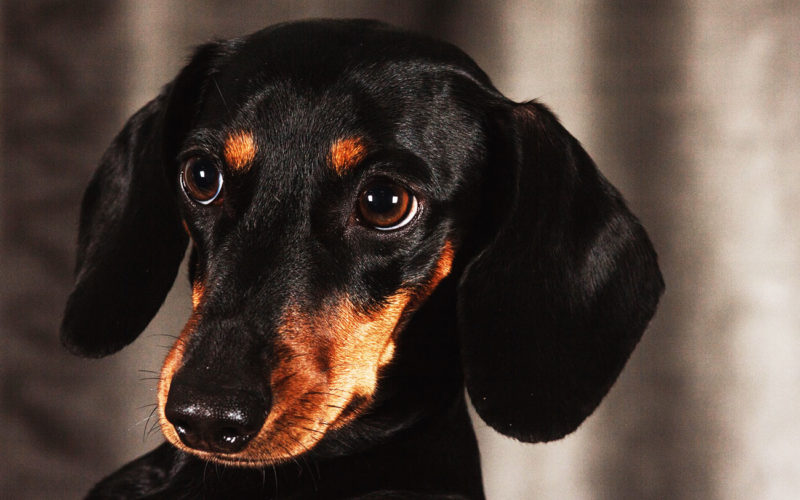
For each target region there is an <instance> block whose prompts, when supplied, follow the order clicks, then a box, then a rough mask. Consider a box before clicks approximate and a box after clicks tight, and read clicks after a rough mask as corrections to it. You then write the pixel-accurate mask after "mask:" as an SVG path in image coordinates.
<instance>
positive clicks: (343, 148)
mask: <svg viewBox="0 0 800 500" xmlns="http://www.w3.org/2000/svg"><path fill="white" fill-rule="evenodd" d="M366 154H367V147H366V145H365V144H364V140H363V139H362V138H361V137H345V138H342V139H338V140H337V141H336V142H334V143H333V145H331V150H330V152H329V154H328V161H329V162H330V165H331V167H333V169H334V170H335V171H336V173H337V174H339V175H344V174H345V172H347V171H348V170H350V169H351V168H353V167H354V166H356V165H357V164H358V162H360V161H361V160H363V159H364V156H366Z"/></svg>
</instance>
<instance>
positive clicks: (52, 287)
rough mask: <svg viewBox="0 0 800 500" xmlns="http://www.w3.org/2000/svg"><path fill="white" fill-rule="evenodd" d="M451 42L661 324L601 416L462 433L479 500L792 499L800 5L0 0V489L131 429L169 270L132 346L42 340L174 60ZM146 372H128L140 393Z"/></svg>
mask: <svg viewBox="0 0 800 500" xmlns="http://www.w3.org/2000/svg"><path fill="white" fill-rule="evenodd" d="M353 16H358V17H374V18H379V19H383V20H386V21H390V22H392V23H395V24H398V25H402V26H406V27H410V28H413V29H416V30H421V31H425V32H429V33H433V34H435V35H438V36H440V37H442V38H445V39H447V40H450V41H452V42H454V43H456V44H457V45H459V46H461V47H462V48H463V49H464V50H465V51H466V52H467V53H469V54H470V55H472V56H473V58H474V59H475V60H476V61H477V62H478V64H479V65H481V66H482V67H483V68H484V69H485V70H486V71H487V73H488V74H489V75H490V76H491V77H492V78H493V80H494V82H495V84H496V85H497V87H498V88H499V89H500V90H501V91H502V92H503V93H505V94H506V95H508V96H510V97H512V98H514V99H517V100H524V99H530V98H540V99H541V100H542V101H544V102H546V103H548V104H549V105H551V106H552V108H553V109H554V110H555V111H556V112H557V113H558V114H559V115H560V117H561V119H562V121H563V122H564V124H565V126H566V127H567V128H568V129H569V130H570V131H572V133H573V134H574V135H575V136H577V137H578V138H579V139H581V140H582V142H583V143H584V145H585V146H586V149H587V150H588V151H589V152H590V153H591V154H592V156H593V157H594V158H595V160H597V163H598V164H599V165H600V167H601V169H602V170H603V171H604V172H605V173H606V175H607V176H608V177H609V178H610V179H611V180H612V182H613V183H615V184H616V185H617V186H618V187H619V188H620V189H621V191H622V192H623V193H624V194H625V196H626V197H627V199H628V201H629V203H630V205H631V206H632V208H633V210H634V211H635V212H636V213H637V214H638V215H639V216H640V217H641V219H642V221H643V222H644V224H645V226H646V227H647V228H648V229H649V231H650V234H651V237H652V239H653V241H654V243H655V246H656V248H657V249H658V250H659V253H660V256H661V263H662V268H663V270H664V274H665V277H666V281H667V293H666V295H665V297H664V299H663V301H662V305H661V308H660V310H659V312H658V314H657V316H656V319H655V320H654V322H653V323H652V325H651V327H650V329H649V331H648V333H647V334H646V335H645V337H644V338H643V340H642V342H641V344H640V345H639V348H638V349H637V350H636V352H635V353H634V355H633V357H632V359H631V361H630V363H629V365H628V367H627V368H626V370H625V371H624V372H623V374H622V376H621V378H620V380H619V382H618V383H617V385H616V386H615V387H614V388H613V390H612V391H611V394H610V395H609V397H608V398H607V399H606V400H605V402H604V403H603V404H602V405H601V407H600V409H599V410H598V411H597V412H596V413H595V415H593V416H592V417H591V418H590V419H589V420H588V421H587V422H586V424H584V426H583V427H581V429H579V430H578V431H577V432H575V433H574V434H572V435H570V436H569V437H567V438H566V439H564V440H562V441H559V442H556V443H551V444H546V445H535V446H530V445H521V444H518V443H515V442H513V441H511V440H509V439H507V438H503V437H501V436H499V435H497V434H495V433H494V432H492V431H491V430H489V429H487V427H486V426H485V424H482V423H481V422H476V428H477V430H478V432H479V434H480V440H481V447H482V455H483V462H484V466H485V483H486V488H487V492H488V495H489V498H491V499H502V500H506V499H529V498H545V499H627V498H631V499H689V498H692V499H695V498H697V499H748V500H749V499H794V498H798V494H800V493H798V492H800V221H799V219H798V212H800V198H799V197H798V195H800V2H796V1H788V0H787V1H774V2H768V1H762V2H752V1H751V0H697V1H684V2H679V1H676V0H664V1H660V2H637V1H624V0H593V1H589V0H587V1H576V2H543V1H542V2H540V1H535V2H534V1H521V0H517V1H508V2H486V1H477V0H475V1H461V2H456V1H438V2H421V1H352V2H337V1H307V2H300V1H297V2H290V1H278V2H261V1H245V2H235V3H234V2H230V1H228V0H195V1H192V2H182V1H140V0H128V1H116V2H110V1H104V0H94V1H80V2H66V1H61V2H57V1H43V0H27V1H6V2H3V3H2V4H0V45H1V46H2V51H1V52H0V75H1V78H0V80H1V84H2V93H0V127H1V128H2V136H1V137H2V141H0V158H1V160H0V174H1V175H2V182H0V207H1V208H0V210H2V212H1V213H0V224H1V226H0V250H1V252H2V254H1V255H0V272H2V276H1V277H0V283H2V285H0V307H1V308H2V322H0V329H1V330H0V331H1V333H2V336H1V337H0V338H1V339H2V345H0V370H1V371H0V377H1V378H0V390H1V391H2V392H1V393H0V394H1V396H0V397H1V398H2V399H1V400H0V404H2V408H0V416H1V417H2V423H1V424H2V425H0V429H1V430H2V431H1V432H0V440H1V443H2V444H1V445H0V497H2V498H4V499H5V498H9V499H11V498H13V499H23V498H36V499H40V498H48V499H49V498H78V497H79V496H80V495H81V494H83V493H85V492H86V490H87V488H89V487H90V485H91V484H93V483H94V482H95V481H97V480H99V479H100V478H101V477H103V476H104V475H106V474H108V473H110V472H111V471H113V470H115V469H116V468H118V467H119V466H120V465H122V464H123V463H124V462H126V461H128V460H130V459H132V458H134V457H135V456H137V455H138V454H141V453H143V452H144V451H146V450H148V449H150V448H153V447H155V446H156V445H157V444H158V443H159V442H160V439H161V437H160V435H159V434H158V433H157V432H156V433H154V434H152V435H150V436H149V437H145V434H146V429H145V421H146V419H147V416H148V413H149V410H150V408H149V407H147V405H149V404H151V403H153V402H154V400H155V394H154V392H153V389H154V387H155V382H154V381H153V380H147V378H148V377H149V374H148V373H146V372H140V370H158V368H159V366H160V363H161V359H162V357H163V355H164V353H165V349H163V348H162V347H161V345H162V344H163V343H164V341H163V340H162V339H160V338H159V337H158V334H159V333H174V332H177V331H178V329H179V328H180V327H181V326H182V324H183V322H184V320H185V319H186V316H187V313H188V303H189V299H188V294H187V289H186V288H187V287H186V285H185V279H183V278H185V277H181V278H179V280H178V284H177V285H176V289H175V290H174V291H173V293H172V294H171V295H170V297H169V299H168V301H167V304H166V306H165V307H164V308H163V309H162V312H161V313H160V314H159V316H158V317H157V318H156V319H155V320H154V322H153V323H152V324H151V326H150V328H149V330H148V331H147V332H145V334H144V335H142V337H140V339H139V340H138V341H137V342H136V343H135V344H134V345H133V346H132V347H131V348H129V349H127V350H125V351H123V352H122V353H120V354H118V355H115V356H113V357H111V358H108V359H103V360H97V361H87V360H81V359H77V358H73V357H71V356H70V355H68V354H67V353H66V352H64V351H63V350H62V348H61V347H60V345H59V342H58V339H57V329H58V323H59V320H60V314H61V311H62V308H63V304H64V301H65V299H66V296H67V294H68V293H69V290H70V286H71V282H72V275H71V274H72V265H73V259H74V242H75V239H76V232H77V224H76V222H77V215H78V204H79V200H80V197H81V193H82V190H83V188H84V187H85V184H86V182H87V180H88V177H89V175H90V174H91V172H92V170H93V169H94V167H95V165H96V163H97V160H98V158H99V157H100V155H101V154H102V152H103V150H104V149H105V147H106V146H107V144H108V143H109V142H110V141H111V139H112V137H113V136H114V135H115V134H116V132H117V131H118V130H119V129H120V128H121V126H122V124H123V123H124V121H125V120H126V118H127V117H128V116H129V115H130V114H131V113H132V112H133V111H135V110H136V109H137V108H138V107H140V106H141V105H142V104H144V103H145V102H146V101H147V100H148V99H150V98H151V97H153V96H154V95H155V94H156V93H157V92H158V90H159V88H160V86H161V85H162V84H163V83H165V82H167V81H168V80H170V79H171V78H172V76H174V74H175V73H176V72H177V71H178V69H179V68H180V67H181V66H182V65H183V64H184V62H185V61H186V58H187V56H188V54H189V53H190V47H192V46H193V45H196V44H199V43H201V42H203V41H206V40H209V39H210V38H212V37H227V36H235V35H239V34H244V33H247V32H249V31H253V30H256V29H258V28H261V27H263V26H266V25H268V24H272V23H275V22H278V21H284V20H288V19H296V18H302V17H353ZM142 379H144V380H142Z"/></svg>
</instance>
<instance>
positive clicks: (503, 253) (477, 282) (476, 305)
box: [458, 102, 664, 442]
mask: <svg viewBox="0 0 800 500" xmlns="http://www.w3.org/2000/svg"><path fill="white" fill-rule="evenodd" d="M491 128H492V134H493V137H492V138H491V139H490V161H489V162H488V165H487V168H488V169H490V171H487V174H486V175H488V176H492V182H491V184H492V185H493V186H494V188H495V189H494V190H495V191H498V188H497V186H502V187H501V188H500V189H499V192H495V193H493V194H490V193H487V194H486V196H487V197H488V198H487V199H488V201H487V203H488V204H492V206H491V207H488V208H487V210H493V211H494V212H495V215H494V216H493V219H494V220H492V221H491V225H492V226H493V229H492V232H491V233H490V234H491V237H489V238H488V243H487V244H486V245H485V246H484V248H482V249H480V251H479V252H478V253H477V254H476V257H475V258H474V259H473V260H472V262H470V263H469V264H468V266H467V268H466V270H465V272H464V273H463V275H462V278H461V282H460V285H459V298H458V311H459V330H460V332H461V343H462V360H463V364H464V373H465V379H466V385H467V389H468V391H469V394H470V399H471V400H472V402H473V404H474V406H475V409H476V410H477V412H478V414H479V415H480V416H481V418H482V419H483V420H484V421H485V422H486V423H488V424H489V425H491V426H492V427H493V428H495V429H496V430H497V431H499V432H501V433H503V434H506V435H509V436H512V437H515V438H517V439H520V440H523V441H528V442H536V441H549V440H553V439H558V438H561V437H563V436H564V435H566V434H568V433H570V432H572V431H573V430H575V429H576V428H577V427H578V425H580V423H581V422H582V421H583V420H584V419H585V418H586V417H587V416H588V415H589V414H591V413H592V411H594V409H595V408H596V407H597V405H598V404H599V403H600V400H601V399H602V398H603V397H604V396H605V394H606V393H607V392H608V390H609V389H610V387H611V385H612V384H613V383H614V381H615V380H616V378H617V376H618V375H619V373H620V371H621V370H622V367H623V366H624V364H625V362H626V361H627V359H628V356H629V355H630V353H631V351H632V350H633V348H634V347H635V345H636V343H637V342H638V340H639V338H640V336H641V335H642V333H643V331H644V329H645V327H646V326H647V324H648V322H649V321H650V318H651V317H652V316H653V314H654V313H655V309H656V305H657V303H658V299H659V297H660V295H661V293H662V291H663V287H664V285H663V281H662V278H661V273H660V272H659V269H658V264H657V261H656V254H655V251H654V250H653V247H652V245H651V243H650V240H649V239H648V237H647V234H646V233H645V231H644V229H643V228H642V226H641V225H640V223H639V221H638V220H637V219H636V217H635V216H634V215H633V214H631V212H630V211H629V210H628V208H627V207H626V206H625V203H624V201H623V200H622V197H621V196H620V194H619V193H618V192H617V191H616V189H614V187H613V186H611V185H610V184H609V183H608V181H606V180H605V178H603V176H602V175H601V174H600V172H599V171H598V170H597V168H596V167H595V165H594V163H593V161H592V160H591V158H589V156H588V154H587V153H586V152H585V151H584V150H583V148H582V147H581V146H580V144H579V143H578V141H577V140H576V139H575V138H574V137H572V136H571V135H570V134H569V132H567V131H566V130H565V129H564V128H563V127H562V126H561V124H560V123H559V122H558V120H557V119H556V118H555V117H554V116H553V115H552V113H551V112H550V111H549V110H548V109H547V108H545V107H544V106H542V105H540V104H538V103H535V102H531V103H525V104H516V105H514V104H508V105H506V107H504V110H503V111H501V112H499V113H498V116H496V117H495V125H493V126H492V127H491ZM497 176H500V177H501V178H498V177H497ZM498 206H501V207H502V208H500V209H498V208H496V207H498Z"/></svg>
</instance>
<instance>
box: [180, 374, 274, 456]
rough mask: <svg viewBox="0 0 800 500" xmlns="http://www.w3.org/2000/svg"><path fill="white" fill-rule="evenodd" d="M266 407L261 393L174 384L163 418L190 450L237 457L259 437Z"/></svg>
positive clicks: (266, 412)
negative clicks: (257, 435)
mask: <svg viewBox="0 0 800 500" xmlns="http://www.w3.org/2000/svg"><path fill="white" fill-rule="evenodd" d="M269 406H270V401H269V397H268V396H266V395H264V394H261V393H254V392H250V391H242V390H239V391H232V390H230V389H216V388H214V387H209V386H205V387H196V386H189V385H185V384H180V383H173V385H172V386H171V387H170V391H169V396H168V398H167V404H166V406H165V408H164V415H165V416H166V417H167V420H168V421H169V423H170V424H171V425H172V426H173V428H174V429H175V432H176V434H177V435H178V437H179V438H180V440H181V442H183V444H185V445H186V446H188V447H189V448H192V449H195V450H198V451H206V452H211V453H236V452H238V451H241V450H242V449H244V448H245V446H247V443H248V442H250V440H251V439H252V438H253V437H254V436H255V435H256V434H258V431H259V430H260V429H261V427H262V425H263V424H264V421H265V420H266V417H267V414H268V413H269Z"/></svg>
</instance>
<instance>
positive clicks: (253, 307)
mask: <svg viewBox="0 0 800 500" xmlns="http://www.w3.org/2000/svg"><path fill="white" fill-rule="evenodd" d="M270 43H274V42H272V40H270V39H269V37H265V38H263V39H261V38H256V39H255V40H250V41H248V42H246V43H245V44H244V45H243V46H242V47H240V48H239V50H238V51H237V53H236V54H235V55H231V56H229V57H227V58H226V59H225V61H224V62H221V63H218V64H219V75H218V76H216V77H214V81H213V86H212V87H211V89H210V91H207V95H206V96H205V98H204V99H203V105H202V106H201V108H200V111H199V114H198V116H197V117H196V119H195V120H194V124H193V125H192V126H191V128H190V130H189V131H188V132H187V133H186V134H185V139H184V141H183V143H182V145H181V147H180V151H179V153H178V155H177V158H178V161H177V162H175V163H174V164H172V165H170V167H171V168H170V170H169V171H168V174H167V176H168V177H172V178H175V179H179V182H176V183H175V186H174V189H175V190H176V193H175V198H177V199H178V200H179V205H180V213H181V219H182V220H183V222H184V223H185V225H186V229H187V231H188V233H189V235H190V238H191V242H192V259H191V267H190V271H191V280H192V287H193V302H194V304H193V305H194V311H193V314H192V318H191V319H190V320H189V322H188V324H187V326H186V328H185V330H184V331H183V333H182V335H181V338H180V339H179V340H178V342H177V343H176V346H175V347H174V348H173V349H172V351H171V352H170V354H169V356H168V357H167V360H166V363H165V365H164V369H163V372H162V375H161V383H160V387H159V409H160V413H161V417H162V429H163V430H164V434H165V435H166V436H167V438H168V439H169V440H170V441H171V442H172V443H173V444H175V445H176V446H179V447H183V448H188V449H190V450H191V451H194V452H199V453H202V454H203V455H205V456H208V457H209V458H213V459H216V460H220V461H225V462H228V461H234V462H237V463H239V462H241V461H248V462H252V461H257V462H261V463H268V462H273V461H277V460H283V459H287V458H289V457H292V456H295V455H298V454H300V453H302V452H304V451H305V450H308V449H311V448H312V447H313V446H314V445H315V444H316V443H317V441H319V440H320V439H321V438H322V437H323V436H325V434H326V432H328V431H329V430H332V429H337V428H340V427H342V426H344V425H346V424H347V423H348V422H349V421H351V420H353V419H354V418H356V417H357V416H358V414H359V412H360V411H361V410H362V409H364V408H366V407H367V406H368V405H369V404H370V402H371V400H372V397H373V395H374V392H375V391H376V388H377V385H378V377H379V372H380V370H381V368H382V367H384V366H385V365H387V364H388V363H390V362H391V361H392V358H393V356H394V353H395V349H396V340H397V336H398V335H400V334H401V333H400V332H401V331H402V329H403V325H404V324H405V323H406V322H407V321H408V319H409V318H410V316H411V314H412V313H413V312H414V311H415V310H416V309H417V308H418V307H419V306H420V305H421V304H422V303H423V302H424V301H425V300H426V299H427V298H428V296H429V295H430V294H431V293H432V292H433V291H434V290H435V289H436V287H437V285H438V284H439V282H440V281H441V280H442V279H443V278H444V277H446V276H447V275H448V274H449V272H450V270H451V267H452V265H453V259H454V256H455V253H456V251H457V250H458V246H459V242H460V240H461V239H462V236H463V235H462V233H461V230H460V229H461V228H464V227H468V226H469V224H468V222H467V221H466V220H465V218H466V217H468V216H469V213H470V210H469V205H468V204H467V198H466V195H467V194H468V192H467V189H466V186H467V185H470V184H474V183H473V182H465V181H466V180H467V179H469V177H470V176H476V175H478V167H477V165H479V164H481V162H482V161H483V158H482V154H483V152H482V150H481V144H480V143H476V141H474V135H475V134H476V132H477V131H479V130H480V128H481V124H480V123H479V122H478V121H477V118H476V117H475V116H471V115H470V113H469V112H468V110H466V109H464V108H463V107H462V106H460V105H459V104H458V103H457V102H454V101H453V100H451V99H442V98H441V96H442V94H445V93H447V92H448V91H449V88H452V87H453V86H457V85H463V84H462V83H461V82H460V81H459V80H463V79H464V78H463V77H461V76H460V75H453V74H451V75H448V74H446V72H442V71H441V70H438V68H437V72H432V71H429V70H425V69H421V68H417V67H414V65H413V63H412V62H393V63H392V64H391V65H388V64H384V65H380V64H377V63H376V62H375V61H371V60H369V59H368V58H366V57H365V56H361V57H360V60H361V61H363V65H364V67H362V68H357V69H355V68H353V67H352V66H350V69H349V71H345V70H344V69H342V68H340V67H337V65H336V64H335V63H334V64H332V63H330V62H329V58H330V57H331V55H330V54H328V53H327V52H325V51H307V50H302V49H297V53H294V51H293V50H291V49H287V48H286V46H284V49H283V50H282V51H279V50H278V49H277V48H273V47H272V46H271V45H270ZM254 51H275V52H276V53H278V54H280V56H279V57H273V58H269V59H268V64H263V65H256V66H250V65H248V63H249V61H251V60H252V57H253V54H252V52H254ZM297 61H302V63H299V62H297ZM286 66H297V67H292V68H290V69H285V67H286ZM254 82H257V85H258V92H252V90H245V88H248V87H252V86H253V85H254ZM390 102H393V103H395V105H394V106H392V107H390V108H388V109H387V108H386V107H385V106H376V105H375V103H390ZM441 149H447V150H449V156H450V158H449V161H444V160H443V158H442V155H441V151H439V150H441ZM213 411H218V412H225V411H231V412H238V413H240V414H241V415H240V417H241V418H239V419H238V420H239V421H237V419H236V418H234V419H230V422H228V423H227V424H226V423H221V424H220V425H219V427H220V428H219V429H214V430H213V431H209V432H206V433H205V434H208V435H201V432H200V431H199V430H197V427H198V425H197V424H194V423H193V421H194V420H197V419H198V418H199V417H197V415H194V414H192V413H193V412H194V413H197V412H213ZM214 433H217V434H220V436H216V435H214ZM224 433H227V434H224ZM215 440H216V441H215ZM220 440H222V441H221V442H217V441H220ZM226 440H227V441H226ZM245 443H247V446H246V449H245V446H244V445H245Z"/></svg>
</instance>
